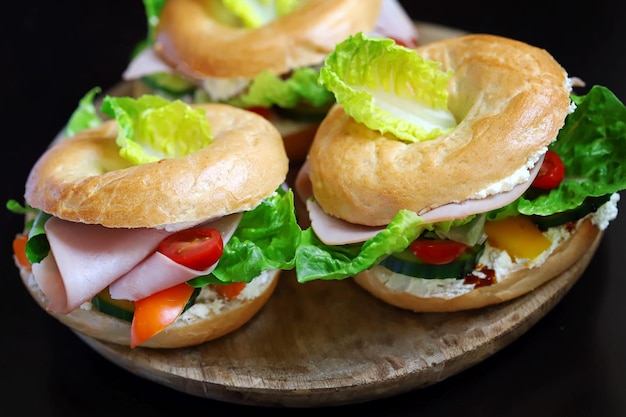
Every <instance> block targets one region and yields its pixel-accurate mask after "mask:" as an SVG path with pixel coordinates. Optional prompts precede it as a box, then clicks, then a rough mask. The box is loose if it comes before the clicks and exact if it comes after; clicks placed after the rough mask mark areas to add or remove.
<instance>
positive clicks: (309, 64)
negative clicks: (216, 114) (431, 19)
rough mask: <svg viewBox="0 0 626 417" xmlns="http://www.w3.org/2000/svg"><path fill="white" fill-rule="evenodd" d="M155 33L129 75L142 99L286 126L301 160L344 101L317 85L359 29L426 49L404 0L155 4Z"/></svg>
mask: <svg viewBox="0 0 626 417" xmlns="http://www.w3.org/2000/svg"><path fill="white" fill-rule="evenodd" d="M144 4H145V9H146V15H147V17H148V28H149V30H148V36H147V39H146V40H145V41H144V42H143V43H142V45H141V46H140V48H139V49H140V50H141V51H140V52H139V53H137V54H136V55H135V57H134V58H133V59H132V60H131V61H130V64H129V66H128V68H127V69H126V71H125V72H124V74H123V78H124V79H125V80H128V81H131V82H132V84H133V88H134V89H135V91H136V93H135V94H145V93H150V94H161V95H164V96H166V97H170V98H172V97H174V98H181V99H183V100H185V101H188V102H193V103H199V102H200V103H202V102H225V103H228V104H231V105H235V106H237V107H243V108H247V109H250V110H252V111H255V112H258V113H260V114H262V115H263V116H264V117H266V118H267V119H269V120H270V121H272V123H273V124H274V125H275V126H276V127H277V129H278V130H279V132H280V133H281V135H282V136H283V140H284V142H285V147H286V149H287V155H288V157H289V158H290V160H291V161H294V162H297V163H301V162H302V161H303V160H304V158H305V156H306V151H307V149H308V146H309V145H310V142H311V140H312V138H313V134H314V133H315V129H316V128H317V126H318V124H319V122H320V120H321V119H322V118H323V116H324V115H325V114H326V112H327V111H328V109H329V107H330V106H331V105H332V104H333V102H334V98H333V95H332V94H330V93H329V92H328V91H327V90H326V89H325V88H323V87H322V86H320V85H319V84H318V82H317V77H318V71H319V66H320V65H321V64H322V63H323V60H324V58H325V57H326V56H327V55H328V54H329V53H330V52H331V51H332V50H333V49H334V46H335V44H336V43H338V42H340V41H341V40H343V39H345V38H346V37H347V36H348V35H350V34H354V33H357V32H361V31H362V32H366V33H371V34H376V35H377V36H389V37H393V38H394V39H396V40H397V41H398V42H401V43H402V44H405V45H411V46H414V45H416V43H417V31H416V29H415V25H414V24H413V22H412V21H411V20H410V19H409V17H408V15H407V14H406V13H405V12H404V10H403V8H402V7H401V6H400V4H399V3H398V2H397V1H396V0H382V1H381V0H365V1H363V0H360V1H356V0H315V1H310V0H288V1H285V0H277V1H259V0H211V1H203V0H167V1H162V0H145V1H144Z"/></svg>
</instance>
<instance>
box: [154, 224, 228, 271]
mask: <svg viewBox="0 0 626 417" xmlns="http://www.w3.org/2000/svg"><path fill="white" fill-rule="evenodd" d="M157 251H158V252H161V253H162V254H163V255H165V256H167V257H168V258H170V259H171V260H173V261H174V262H176V263H178V264H181V265H184V266H186V267H187V268H191V269H193V270H196V271H203V270H205V269H207V268H208V267H210V266H211V265H213V264H214V263H215V262H217V260H218V259H219V258H220V256H222V253H223V252H224V242H223V241H222V235H220V232H219V230H217V229H212V228H208V227H204V228H202V227H200V228H196V229H187V230H181V231H180V232H176V233H173V234H171V235H169V236H168V237H166V238H165V239H163V240H162V241H161V243H160V244H159V247H158V248H157Z"/></svg>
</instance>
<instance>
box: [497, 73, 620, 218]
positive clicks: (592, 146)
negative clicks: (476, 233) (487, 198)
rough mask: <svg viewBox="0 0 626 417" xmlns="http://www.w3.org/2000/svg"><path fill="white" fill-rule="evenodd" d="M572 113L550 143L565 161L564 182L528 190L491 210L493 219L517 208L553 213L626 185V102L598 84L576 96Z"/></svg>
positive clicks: (530, 212)
mask: <svg viewBox="0 0 626 417" xmlns="http://www.w3.org/2000/svg"><path fill="white" fill-rule="evenodd" d="M571 99H572V101H573V102H574V103H575V104H576V110H575V111H574V112H573V113H571V114H569V115H568V117H567V118H566V120H565V125H564V126H563V127H562V128H561V130H560V131H559V134H558V136H557V140H556V141H554V142H552V143H551V144H550V149H551V150H553V151H555V152H556V153H557V154H558V155H559V157H560V158H561V160H562V161H563V164H564V165H565V177H564V178H563V181H562V182H561V184H560V185H559V186H558V187H557V188H555V189H553V190H550V192H549V193H545V194H541V195H539V196H533V197H532V198H531V196H532V194H531V193H527V194H525V195H523V196H522V197H520V198H519V199H518V200H516V201H514V202H513V203H511V204H510V205H508V206H506V207H503V208H502V209H500V210H497V211H494V212H493V213H490V215H489V217H490V219H493V218H502V217H506V216H512V215H516V214H524V215H528V216H529V215H539V216H549V215H552V214H556V213H561V212H565V211H567V210H571V209H574V208H576V207H578V206H579V205H581V204H582V203H583V201H584V200H585V199H586V198H588V197H599V196H603V195H607V194H612V193H615V192H618V191H621V190H624V189H626V166H625V163H626V107H624V105H623V104H622V102H621V101H620V100H619V99H618V98H617V97H616V96H615V94H613V93H612V92H611V91H610V90H609V89H607V88H606V87H603V86H599V85H596V86H593V87H592V88H591V89H590V90H589V92H588V93H587V94H586V95H584V96H577V95H572V96H571Z"/></svg>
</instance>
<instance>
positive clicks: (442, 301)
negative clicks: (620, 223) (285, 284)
mask: <svg viewBox="0 0 626 417" xmlns="http://www.w3.org/2000/svg"><path fill="white" fill-rule="evenodd" d="M602 236H603V232H602V231H601V230H600V229H598V228H597V227H596V226H595V225H593V224H592V223H591V221H590V220H589V219H585V220H583V221H581V222H580V223H579V225H578V227H577V228H576V229H575V230H574V231H573V232H572V234H571V235H570V237H569V239H567V240H566V241H564V242H563V243H562V244H561V245H560V246H559V247H558V248H557V249H556V250H555V251H554V252H553V253H552V254H551V255H550V256H549V257H548V258H547V259H546V261H545V262H544V263H543V264H542V265H540V266H538V267H535V268H526V269H521V270H517V271H515V272H512V273H511V274H509V275H507V276H504V277H500V278H499V281H498V282H497V283H495V284H493V285H488V286H483V287H479V288H475V289H473V290H472V291H470V292H468V293H466V294H463V295H460V296H458V297H453V298H443V297H419V296H417V295H415V294H411V293H408V292H402V291H394V290H392V289H390V288H389V287H387V286H386V285H385V283H384V280H383V278H382V276H381V274H379V273H377V272H378V271H380V269H378V268H383V267H381V266H376V267H374V268H372V269H369V270H367V271H364V272H361V273H360V274H358V275H356V276H355V277H354V281H355V282H356V283H357V284H358V285H359V286H361V287H362V288H364V289H365V290H366V291H368V292H369V293H370V294H372V295H373V296H374V297H376V298H379V299H381V300H382V301H384V302H386V303H388V304H391V305H393V306H396V307H400V308H403V309H406V310H411V311H414V312H453V311H461V310H469V309H476V308H481V307H486V306H490V305H494V304H499V303H503V302H505V301H509V300H512V299H514V298H517V297H520V296H522V295H524V294H527V293H529V292H531V291H533V290H535V289H537V288H539V287H540V286H541V285H543V284H545V283H547V282H548V281H550V280H552V279H554V278H556V277H558V276H560V275H562V274H571V275H572V278H578V277H579V276H580V275H582V273H583V272H584V271H585V269H586V268H587V265H588V264H589V262H590V261H591V259H592V258H593V255H594V253H595V251H596V249H597V248H598V245H599V243H600V241H601V239H602Z"/></svg>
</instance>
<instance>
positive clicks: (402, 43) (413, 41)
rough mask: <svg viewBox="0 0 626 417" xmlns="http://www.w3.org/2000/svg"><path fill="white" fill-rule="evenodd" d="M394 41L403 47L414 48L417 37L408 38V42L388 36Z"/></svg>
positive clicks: (416, 44)
mask: <svg viewBox="0 0 626 417" xmlns="http://www.w3.org/2000/svg"><path fill="white" fill-rule="evenodd" d="M390 39H393V40H394V41H395V43H397V44H398V45H400V46H404V47H405V48H410V49H415V48H417V46H418V43H417V39H410V40H409V41H408V42H403V41H401V40H400V39H396V38H390Z"/></svg>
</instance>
